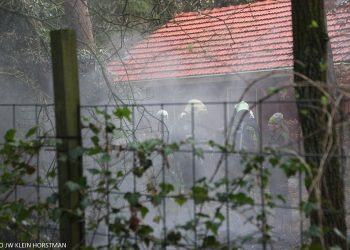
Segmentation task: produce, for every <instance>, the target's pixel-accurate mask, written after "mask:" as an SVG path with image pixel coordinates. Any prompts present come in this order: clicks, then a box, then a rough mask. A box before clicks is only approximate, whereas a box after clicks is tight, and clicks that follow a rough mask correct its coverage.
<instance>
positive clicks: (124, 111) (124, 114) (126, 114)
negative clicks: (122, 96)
mask: <svg viewBox="0 0 350 250" xmlns="http://www.w3.org/2000/svg"><path fill="white" fill-rule="evenodd" d="M113 113H114V114H115V116H116V117H118V118H119V119H123V118H125V119H127V120H128V121H131V112H130V110H129V109H128V107H123V108H117V110H115V111H114V112H113Z"/></svg>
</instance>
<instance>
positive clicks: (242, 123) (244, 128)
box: [232, 101, 260, 152]
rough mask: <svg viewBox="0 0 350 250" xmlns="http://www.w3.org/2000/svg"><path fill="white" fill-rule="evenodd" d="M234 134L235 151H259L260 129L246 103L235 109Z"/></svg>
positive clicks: (238, 105)
mask: <svg viewBox="0 0 350 250" xmlns="http://www.w3.org/2000/svg"><path fill="white" fill-rule="evenodd" d="M232 133H233V139H232V143H233V145H234V148H235V151H237V152H242V151H248V152H256V151H257V149H258V146H259V141H260V133H259V127H258V124H257V122H256V120H255V117H254V113H253V112H252V111H251V110H250V109H249V105H248V103H246V102H245V101H241V102H240V103H238V104H236V105H235V107H234V120H233V127H232Z"/></svg>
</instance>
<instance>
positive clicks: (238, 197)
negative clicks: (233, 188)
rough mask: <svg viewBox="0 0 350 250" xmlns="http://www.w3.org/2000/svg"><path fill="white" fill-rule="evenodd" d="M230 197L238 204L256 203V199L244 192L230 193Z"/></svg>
mask: <svg viewBox="0 0 350 250" xmlns="http://www.w3.org/2000/svg"><path fill="white" fill-rule="evenodd" d="M229 199H230V200H231V201H232V202H234V203H236V204H238V205H254V199H252V198H251V197H249V196H247V195H246V194H245V193H242V192H240V193H237V194H230V195H229Z"/></svg>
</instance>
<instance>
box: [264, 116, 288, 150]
mask: <svg viewBox="0 0 350 250" xmlns="http://www.w3.org/2000/svg"><path fill="white" fill-rule="evenodd" d="M268 130H269V131H268V146H269V147H272V148H280V147H285V146H287V144H288V143H289V129H288V127H287V125H286V124H285V122H284V118H283V114H282V113H279V112H278V113H274V114H273V115H272V116H271V117H270V119H269V122H268Z"/></svg>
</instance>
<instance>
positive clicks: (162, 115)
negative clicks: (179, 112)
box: [157, 109, 169, 121]
mask: <svg viewBox="0 0 350 250" xmlns="http://www.w3.org/2000/svg"><path fill="white" fill-rule="evenodd" d="M168 117H169V114H168V112H167V111H166V110H165V109H161V110H158V112H157V118H158V119H160V120H162V121H166V120H167V119H168Z"/></svg>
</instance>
